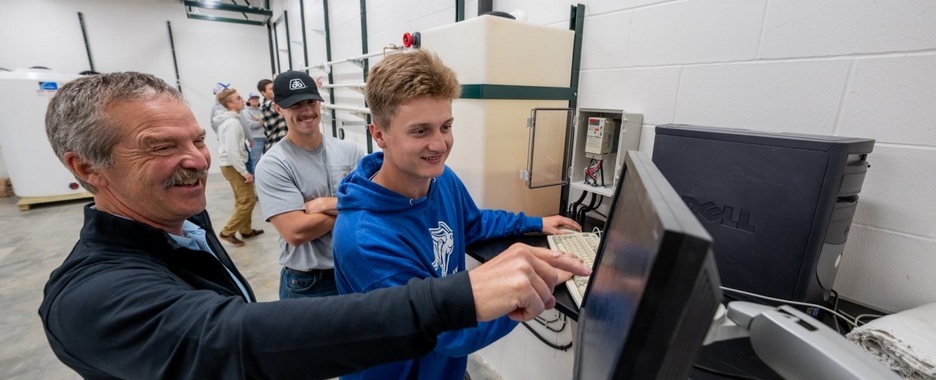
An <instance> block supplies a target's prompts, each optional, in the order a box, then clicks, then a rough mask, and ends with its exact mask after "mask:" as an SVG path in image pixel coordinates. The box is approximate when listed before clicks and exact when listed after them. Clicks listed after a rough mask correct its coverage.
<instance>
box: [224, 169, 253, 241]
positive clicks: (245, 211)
mask: <svg viewBox="0 0 936 380" xmlns="http://www.w3.org/2000/svg"><path fill="white" fill-rule="evenodd" d="M221 174H224V178H225V179H227V180H228V182H229V183H230V184H231V189H232V190H234V215H231V220H228V222H227V224H225V225H224V228H223V229H222V230H221V234H222V235H224V236H230V235H233V234H234V233H235V232H240V233H241V235H243V234H245V233H246V234H250V233H251V232H252V231H253V226H251V224H250V217H251V215H252V214H253V209H254V205H255V204H257V194H256V193H254V185H253V183H252V182H251V183H247V182H244V181H246V180H247V179H246V178H244V176H242V175H241V174H240V173H238V172H237V170H234V167H233V166H222V167H221Z"/></svg>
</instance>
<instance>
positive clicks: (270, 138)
mask: <svg viewBox="0 0 936 380" xmlns="http://www.w3.org/2000/svg"><path fill="white" fill-rule="evenodd" d="M257 91H260V95H263V102H262V103H261V104H260V112H261V113H262V114H263V131H264V134H266V144H264V146H263V151H264V152H266V151H268V150H270V148H271V147H272V146H273V144H276V143H277V142H279V141H280V140H282V139H283V137H286V119H283V117H282V116H280V114H278V113H276V110H274V109H273V81H271V80H269V79H263V80H261V81H260V82H259V83H257Z"/></svg>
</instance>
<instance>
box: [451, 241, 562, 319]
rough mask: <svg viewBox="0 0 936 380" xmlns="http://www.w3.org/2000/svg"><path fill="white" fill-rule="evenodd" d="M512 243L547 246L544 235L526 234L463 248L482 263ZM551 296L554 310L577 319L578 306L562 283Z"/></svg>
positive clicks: (477, 243)
mask: <svg viewBox="0 0 936 380" xmlns="http://www.w3.org/2000/svg"><path fill="white" fill-rule="evenodd" d="M514 243H523V244H526V245H530V246H533V247H544V248H548V247H549V243H547V242H546V235H542V234H527V235H522V236H511V237H503V238H496V239H489V240H484V241H479V242H476V243H474V244H471V245H469V246H468V247H466V248H465V249H466V250H467V251H468V252H467V253H468V256H471V257H473V258H474V259H475V260H478V261H479V262H482V263H484V262H487V261H488V260H491V259H493V258H494V257H496V256H497V255H498V254H500V253H501V252H503V251H505V250H506V249H507V248H509V247H510V246H511V245H513V244H514ZM553 296H555V297H556V310H559V311H560V312H561V313H563V314H565V315H566V316H568V317H569V318H572V319H573V320H575V321H578V314H579V308H578V306H576V305H575V301H573V300H572V296H570V295H569V291H568V290H567V289H566V287H565V285H564V284H559V285H557V286H556V288H555V289H554V290H553Z"/></svg>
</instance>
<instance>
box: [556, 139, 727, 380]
mask: <svg viewBox="0 0 936 380" xmlns="http://www.w3.org/2000/svg"><path fill="white" fill-rule="evenodd" d="M624 164H625V165H624V168H623V169H622V175H621V176H620V179H619V183H618V184H617V187H616V188H615V194H614V196H613V201H612V204H611V208H610V210H609V213H608V221H607V223H606V225H605V231H604V233H603V234H604V235H603V236H602V239H601V245H600V247H599V250H598V258H597V259H596V261H595V267H594V272H593V273H592V275H591V279H590V281H591V283H590V284H589V286H588V290H587V292H586V294H585V298H584V300H583V302H582V308H581V311H580V313H579V319H578V323H579V325H578V336H577V342H578V343H577V345H576V349H575V369H574V373H575V378H577V379H675V378H682V379H685V378H686V376H687V374H688V373H689V369H690V368H691V366H692V364H693V363H694V361H695V358H696V354H697V353H698V351H699V348H700V347H701V345H702V340H703V339H704V338H705V334H706V332H707V331H708V328H709V326H710V325H711V322H712V317H713V316H714V315H715V311H716V309H717V308H718V304H719V303H720V302H721V298H722V295H721V290H720V289H719V279H718V272H717V271H716V268H715V261H714V258H713V256H712V239H711V237H710V236H709V234H708V233H707V232H706V231H705V229H704V227H702V225H701V224H700V223H699V221H698V220H697V219H696V217H695V215H693V214H692V212H690V211H689V209H688V207H687V206H686V204H685V202H683V200H682V199H681V198H680V197H679V195H677V194H676V191H675V190H673V188H672V186H670V184H669V182H667V181H666V179H665V178H664V177H663V175H662V174H661V173H660V171H659V170H657V168H656V166H654V164H653V162H652V161H651V160H650V158H649V157H648V156H646V155H645V154H643V153H640V152H637V151H628V152H627V153H626V156H625V160H624Z"/></svg>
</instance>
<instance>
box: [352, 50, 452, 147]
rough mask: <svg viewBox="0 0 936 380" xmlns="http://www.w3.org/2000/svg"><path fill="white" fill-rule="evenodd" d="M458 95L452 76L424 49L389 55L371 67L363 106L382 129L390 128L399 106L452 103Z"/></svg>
mask: <svg viewBox="0 0 936 380" xmlns="http://www.w3.org/2000/svg"><path fill="white" fill-rule="evenodd" d="M460 95H461V85H460V84H459V83H458V78H457V77H456V76H455V72H454V71H452V69H450V68H449V67H448V66H446V65H445V63H443V62H442V60H441V59H440V58H439V56H438V55H436V54H435V53H432V52H430V51H428V50H426V49H415V50H410V51H407V52H403V53H397V54H391V55H389V56H387V57H386V58H384V59H383V60H382V61H380V62H379V63H377V64H376V65H374V66H373V67H372V68H371V70H370V74H369V75H368V77H367V89H366V98H367V106H368V107H370V110H371V116H372V117H373V119H374V122H375V123H377V125H378V126H380V128H382V129H387V128H389V127H390V119H392V118H393V117H394V116H396V113H397V110H398V109H399V107H400V105H401V104H403V103H406V102H407V101H409V100H411V99H415V98H421V97H432V98H436V99H445V100H452V99H458V97H459V96H460Z"/></svg>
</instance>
